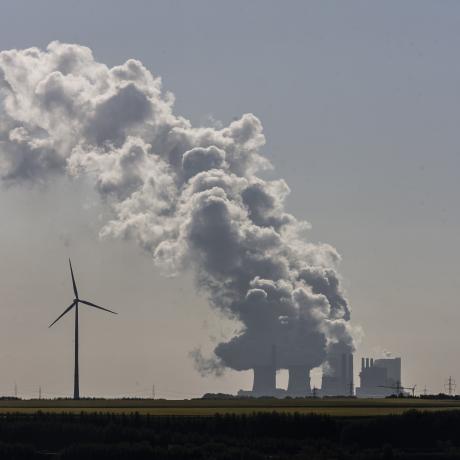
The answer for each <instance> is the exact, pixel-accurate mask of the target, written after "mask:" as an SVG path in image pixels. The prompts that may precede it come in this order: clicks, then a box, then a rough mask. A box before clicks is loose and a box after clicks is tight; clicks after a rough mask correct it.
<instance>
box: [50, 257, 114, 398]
mask: <svg viewBox="0 0 460 460" xmlns="http://www.w3.org/2000/svg"><path fill="white" fill-rule="evenodd" d="M69 266H70V275H71V276H72V285H73V292H74V295H75V298H74V299H73V302H72V303H71V304H70V305H69V306H68V307H67V308H66V309H65V310H64V312H63V313H62V314H61V315H60V316H58V317H57V318H56V319H55V320H54V321H53V322H52V323H51V324H50V325H49V327H51V326H53V324H55V323H57V322H58V321H59V320H60V319H61V318H62V317H63V316H64V315H65V314H67V313H68V312H69V311H70V310H72V308H75V368H74V386H73V399H80V376H79V372H78V364H79V358H78V304H80V303H82V304H85V305H88V306H89V307H93V308H98V309H99V310H104V311H107V312H109V313H113V314H114V315H116V314H117V313H115V312H114V311H112V310H108V309H107V308H102V307H100V306H99V305H96V304H94V303H92V302H88V301H87V300H82V299H80V298H79V297H78V290H77V284H76V283H75V277H74V276H73V270H72V262H71V261H70V259H69Z"/></svg>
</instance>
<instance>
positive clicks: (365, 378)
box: [356, 358, 401, 398]
mask: <svg viewBox="0 0 460 460" xmlns="http://www.w3.org/2000/svg"><path fill="white" fill-rule="evenodd" d="M359 377H360V381H361V386H360V387H358V388H356V396H358V397H360V398H384V397H386V396H390V395H392V394H395V393H399V392H400V391H401V390H400V388H401V358H382V359H373V358H362V359H361V372H360V374H359Z"/></svg>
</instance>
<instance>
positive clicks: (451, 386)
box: [444, 375, 457, 396]
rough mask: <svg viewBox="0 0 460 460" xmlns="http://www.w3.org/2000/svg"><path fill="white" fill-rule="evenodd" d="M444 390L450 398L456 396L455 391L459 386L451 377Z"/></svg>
mask: <svg viewBox="0 0 460 460" xmlns="http://www.w3.org/2000/svg"><path fill="white" fill-rule="evenodd" d="M444 388H445V389H446V390H447V394H448V395H449V396H453V395H454V394H455V389H456V388H457V384H456V383H455V380H454V379H453V378H452V377H451V376H450V375H449V378H448V379H447V382H446V383H445V384H444Z"/></svg>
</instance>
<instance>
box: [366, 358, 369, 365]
mask: <svg viewBox="0 0 460 460" xmlns="http://www.w3.org/2000/svg"><path fill="white" fill-rule="evenodd" d="M366 367H369V358H366Z"/></svg>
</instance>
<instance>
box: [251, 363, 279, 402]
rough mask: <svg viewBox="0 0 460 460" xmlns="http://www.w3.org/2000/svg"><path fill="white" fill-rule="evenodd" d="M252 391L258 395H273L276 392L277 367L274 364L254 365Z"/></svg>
mask: <svg viewBox="0 0 460 460" xmlns="http://www.w3.org/2000/svg"><path fill="white" fill-rule="evenodd" d="M252 391H253V393H254V394H255V395H256V396H271V395H274V394H275V392H276V369H275V367H273V366H257V367H254V384H253V387H252Z"/></svg>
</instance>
